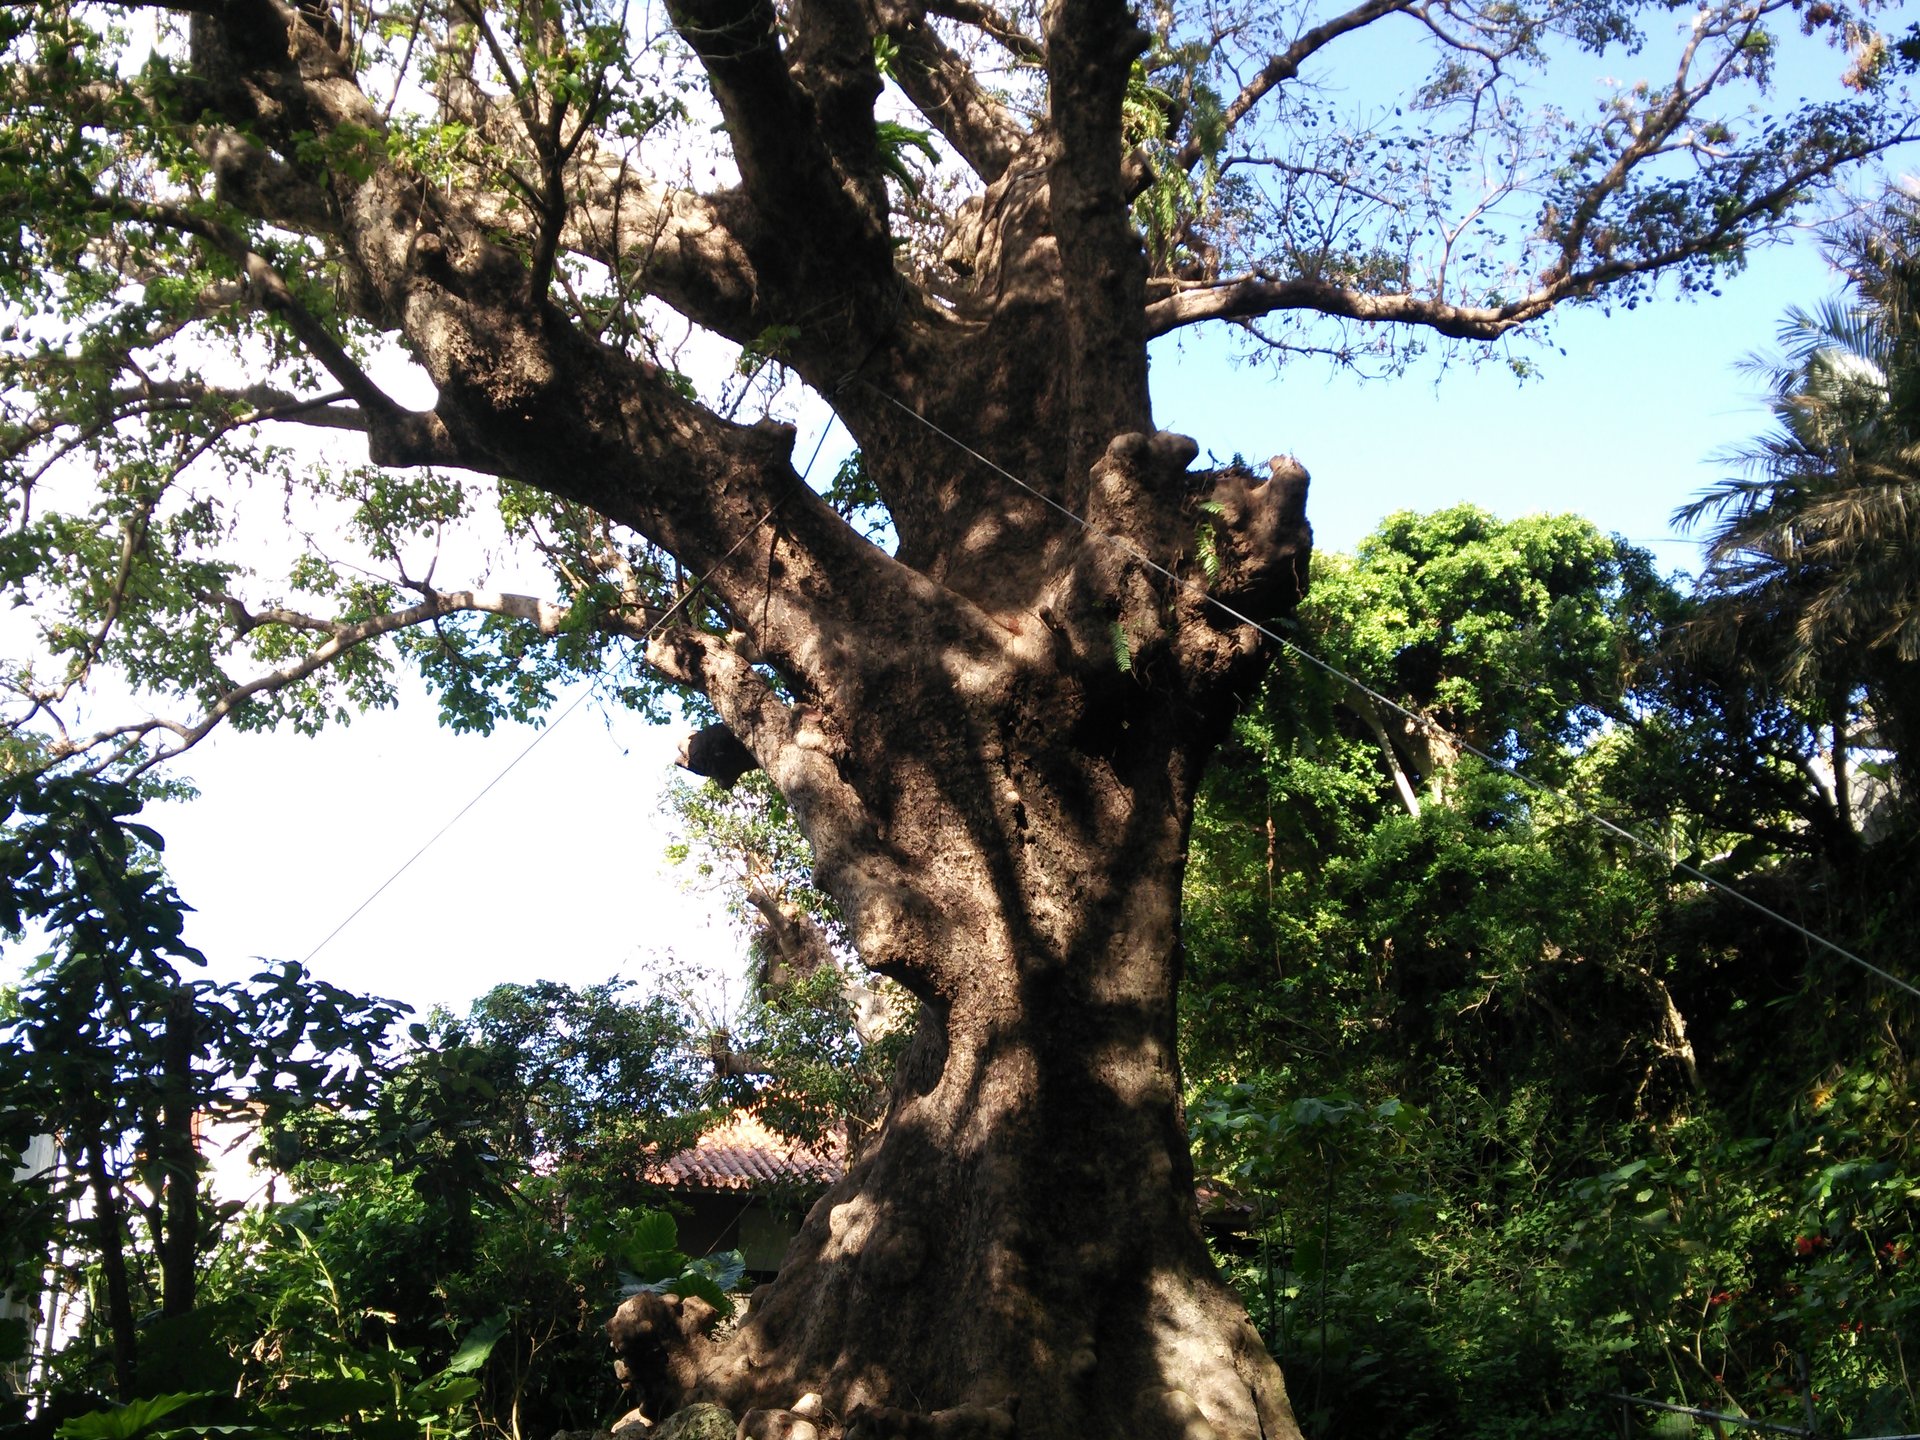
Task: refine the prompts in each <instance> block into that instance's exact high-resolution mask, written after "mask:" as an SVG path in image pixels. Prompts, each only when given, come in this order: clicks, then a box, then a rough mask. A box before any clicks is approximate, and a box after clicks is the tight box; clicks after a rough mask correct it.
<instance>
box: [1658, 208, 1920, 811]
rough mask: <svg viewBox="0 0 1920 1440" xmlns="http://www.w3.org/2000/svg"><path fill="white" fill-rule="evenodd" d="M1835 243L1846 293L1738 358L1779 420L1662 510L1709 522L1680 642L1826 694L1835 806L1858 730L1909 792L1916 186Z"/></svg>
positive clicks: (1917, 581) (1916, 568) (1915, 679)
mask: <svg viewBox="0 0 1920 1440" xmlns="http://www.w3.org/2000/svg"><path fill="white" fill-rule="evenodd" d="M1833 258H1834V260H1835V263H1836V264H1837V265H1838V266H1839V268H1840V269H1841V270H1842V271H1843V273H1845V274H1846V276H1847V280H1848V293H1847V294H1845V295H1843V296H1841V297H1838V298H1836V299H1833V300H1829V301H1828V302H1826V303H1824V304H1822V305H1819V306H1817V307H1815V308H1814V309H1812V310H1810V311H1809V310H1804V309H1800V308H1798V307H1795V308H1793V309H1790V310H1789V311H1788V312H1787V314H1786V317H1785V319H1784V320H1783V321H1782V323H1781V327H1780V341H1781V346H1782V351H1783V354H1782V355H1781V356H1779V357H1773V358H1764V357H1762V358H1756V359H1755V360H1753V361H1752V362H1750V364H1751V365H1752V367H1753V368H1754V369H1755V370H1756V371H1757V372H1759V373H1760V374H1761V375H1763V376H1764V377H1765V379H1766V381H1767V384H1768V387H1769V390H1770V398H1769V401H1768V406H1769V409H1771V411H1772V412H1773V417H1774V420H1775V422H1776V425H1775V429H1774V430H1773V431H1772V433H1770V434H1767V435H1765V436H1763V437H1761V438H1760V439H1759V440H1757V441H1756V442H1754V443H1753V444H1752V445H1750V446H1747V447H1743V448H1742V449H1741V450H1739V451H1736V452H1735V453H1734V454H1733V455H1732V456H1731V457H1730V458H1732V459H1734V460H1735V461H1737V462H1738V463H1739V465H1740V469H1741V472H1742V473H1740V474H1737V475H1733V476H1730V477H1729V478H1727V479H1725V480H1722V481H1720V482H1719V483H1718V484H1716V485H1714V486H1713V487H1712V488H1710V489H1709V490H1707V491H1706V492H1705V493H1703V494H1702V495H1701V496H1700V497H1699V498H1698V499H1696V500H1694V501H1693V503H1691V504H1689V505H1686V506H1684V507H1682V508H1681V509H1680V510H1679V511H1677V512H1676V513H1675V517H1674V518H1675V520H1676V521H1678V522H1679V523H1682V524H1685V525H1689V526H1691V525H1695V524H1699V523H1701V522H1703V521H1706V522H1710V524H1711V528H1710V529H1709V531H1708V533H1707V536H1706V546H1707V568H1706V572H1705V574H1704V575H1702V577H1701V580H1700V586H1699V597H1700V600H1701V604H1700V608H1699V611H1698V613H1697V615H1696V617H1695V618H1694V619H1693V620H1692V621H1691V622H1690V623H1689V625H1688V627H1687V632H1686V634H1685V635H1684V636H1683V644H1684V645H1685V646H1686V647H1687V648H1689V649H1692V650H1694V651H1696V652H1698V651H1700V650H1704V649H1711V650H1714V651H1717V652H1720V653H1721V654H1723V655H1724V654H1733V655H1736V656H1738V657H1739V658H1740V659H1741V660H1743V661H1744V662H1745V663H1746V664H1747V665H1749V666H1751V667H1753V669H1754V670H1755V671H1756V672H1757V673H1758V675H1759V676H1760V677H1761V678H1763V679H1765V680H1766V681H1768V682H1769V683H1771V684H1773V685H1775V686H1778V687H1779V688H1780V689H1781V690H1783V691H1784V692H1786V693H1788V694H1790V695H1793V696H1795V697H1797V698H1800V699H1803V700H1806V701H1809V702H1811V703H1813V704H1815V705H1817V706H1820V707H1821V708H1822V709H1824V711H1825V714H1826V718H1827V720H1828V721H1829V722H1830V723H1831V724H1832V726H1833V735H1834V751H1835V753H1834V757H1833V759H1834V769H1835V772H1836V774H1835V789H1836V792H1837V799H1838V801H1839V804H1840V806H1841V808H1842V810H1843V812H1844V810H1845V807H1846V799H1845V785H1846V777H1845V766H1846V763H1847V762H1846V755H1847V751H1848V748H1849V747H1850V746H1857V745H1859V744H1860V743H1861V742H1862V741H1864V742H1865V743H1866V744H1867V745H1869V746H1870V747H1872V748H1880V749H1886V750H1889V751H1891V752H1892V753H1893V755H1894V757H1895V766H1896V769H1897V771H1898V773H1899V774H1900V776H1901V780H1902V790H1903V793H1904V795H1905V797H1906V798H1907V799H1908V801H1909V802H1911V801H1912V800H1913V799H1915V798H1916V797H1920V198H1916V196H1914V195H1912V194H1909V193H1905V192H1902V191H1893V192H1890V193H1889V195H1888V197H1887V200H1886V202H1885V204H1884V205H1883V207H1882V209H1881V211H1880V213H1879V214H1878V215H1876V216H1875V217H1874V219H1873V220H1872V221H1871V222H1869V223H1866V224H1862V225H1860V226H1857V227H1855V228H1854V229H1852V230H1850V231H1849V232H1847V233H1846V234H1844V235H1843V236H1842V237H1841V239H1840V241H1839V242H1838V243H1837V244H1836V246H1835V247H1834V251H1833ZM1860 720H1864V721H1865V722H1866V723H1865V724H1864V725H1859V724H1858V723H1857V722H1858V721H1860Z"/></svg>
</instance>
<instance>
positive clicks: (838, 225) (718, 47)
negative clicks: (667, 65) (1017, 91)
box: [669, 0, 892, 285]
mask: <svg viewBox="0 0 1920 1440" xmlns="http://www.w3.org/2000/svg"><path fill="white" fill-rule="evenodd" d="M825 3H832V0H825ZM669 12H670V13H671V15H672V17H673V22H674V26H675V28H676V29H678V30H679V32H680V34H681V37H682V38H683V39H685V40H686V42H687V43H688V44H689V45H690V46H692V47H693V51H694V53H695V54H696V55H697V56H698V57H699V59H700V63H701V65H702V66H703V67H704V68H705V70H706V72H707V79H708V81H709V83H710V85H711V86H712V89H713V97H714V99H715V100H716V101H718V102H719V105H720V110H721V113H722V114H723V115H724V116H725V117H726V125H727V134H728V137H729V139H730V140H731V141H732V150H733V158H734V163H735V165H737V166H738V167H739V171H740V179H741V184H742V186H743V188H744V190H745V192H746V194H747V196H748V197H749V198H750V199H751V200H752V202H753V206H754V209H755V211H756V212H757V215H758V218H759V220H760V222H761V227H765V228H760V227H756V230H757V233H756V234H755V235H754V236H752V237H750V238H749V241H748V243H749V248H750V249H753V250H754V251H755V258H756V260H757V261H759V262H760V264H761V267H762V268H763V269H765V268H766V267H767V266H768V265H769V263H771V262H773V261H774V260H775V259H776V256H777V254H778V253H779V252H778V251H777V250H775V249H774V248H773V247H774V246H775V245H776V244H777V246H778V247H779V250H796V249H797V250H800V251H801V252H802V253H801V254H800V255H797V256H795V257H794V258H795V259H799V260H802V261H804V260H806V259H810V258H811V259H816V261H817V259H818V258H819V257H818V256H817V255H814V254H812V253H809V252H814V251H817V250H822V249H831V250H835V251H838V252H843V253H839V254H837V255H836V260H837V263H838V264H839V265H841V266H842V267H849V266H850V267H851V268H852V269H853V270H854V271H855V272H856V273H860V274H863V275H865V276H866V277H868V278H871V276H872V275H873V274H874V267H875V265H876V262H877V261H878V260H879V259H880V258H882V257H884V260H885V263H886V265H887V267H888V269H889V270H890V269H891V266H892V253H891V250H890V248H889V246H888V243H887V237H886V222H885V215H884V213H883V211H882V213H876V212H875V210H874V208H873V207H874V201H875V200H876V198H878V199H879V201H880V203H881V205H882V206H883V207H884V192H881V193H880V195H879V196H878V197H876V196H875V195H874V194H873V193H871V192H869V193H867V194H864V195H863V196H861V198H860V200H859V201H858V202H856V200H855V199H854V196H853V194H851V193H850V192H849V187H848V185H847V184H846V183H844V180H851V179H853V178H855V177H851V176H846V177H843V176H842V175H841V174H839V173H837V171H836V167H835V164H834V154H833V151H832V149H831V148H830V143H831V142H838V143H840V144H841V145H842V146H843V147H844V146H845V145H846V144H847V143H848V142H849V137H848V134H847V130H848V126H849V124H850V123H854V122H851V121H850V117H849V110H850V107H849V106H848V105H847V104H845V103H844V96H843V97H842V103H839V104H837V105H835V104H830V105H829V108H830V109H831V110H832V111H833V118H834V122H835V130H834V134H833V135H832V137H831V142H830V139H829V136H828V134H827V132H826V131H825V130H824V129H823V125H822V119H823V117H822V116H821V114H820V112H819V111H818V110H817V109H816V107H815V106H814V105H813V104H811V103H809V97H808V94H807V92H806V91H804V90H803V89H802V88H801V86H800V85H799V83H798V82H797V81H796V79H795V77H794V75H793V73H792V72H791V71H790V70H789V68H788V61H787V57H786V56H785V55H783V54H782V52H781V46H780V40H779V35H780V29H781V26H780V22H779V18H778V16H777V15H776V13H775V10H774V6H773V4H772V0H673V3H671V4H670V5H669ZM826 63H827V64H828V67H829V69H830V70H831V68H832V65H833V62H832V61H828V62H826ZM813 78H814V79H815V82H816V84H821V85H823V86H825V85H827V84H828V83H829V82H828V80H827V77H826V76H824V75H821V74H816V75H815V76H814V77H813ZM865 78H866V79H867V81H869V82H870V83H869V84H868V85H867V86H866V89H867V91H868V93H867V95H866V98H865V102H864V103H865V105H866V107H867V115H866V124H867V126H868V127H869V129H870V128H871V124H872V116H871V104H872V100H873V97H874V96H876V95H878V93H879V78H878V76H876V75H874V73H873V70H872V57H871V53H870V52H869V54H868V55H867V57H866V76H865ZM835 79H836V80H837V81H847V82H850V81H851V80H852V79H853V77H848V76H844V75H841V76H836V77H835ZM873 159H874V161H875V162H876V163H877V160H878V155H877V152H876V153H875V154H874V155H873ZM807 242H812V243H810V244H809V243H807ZM775 268H776V271H777V269H778V268H781V267H778V266H776V267H775ZM842 284H843V285H844V284H845V282H844V281H843V282H842Z"/></svg>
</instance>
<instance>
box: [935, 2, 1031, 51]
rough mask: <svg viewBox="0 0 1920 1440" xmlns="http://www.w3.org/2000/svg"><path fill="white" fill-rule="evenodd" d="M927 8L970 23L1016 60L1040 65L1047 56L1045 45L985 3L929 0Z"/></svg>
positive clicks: (941, 15)
mask: <svg viewBox="0 0 1920 1440" xmlns="http://www.w3.org/2000/svg"><path fill="white" fill-rule="evenodd" d="M927 10H928V11H929V13H931V14H934V15H938V16H940V17H941V18H943V19H946V20H957V21H958V22H959V23H960V24H962V25H970V26H972V27H973V28H974V29H975V30H978V31H979V32H980V33H981V34H982V35H985V36H987V37H988V38H989V39H991V40H992V41H994V43H996V44H997V45H999V46H1000V47H1001V48H1002V49H1004V50H1005V51H1006V52H1007V53H1008V54H1010V55H1012V56H1013V57H1014V58H1015V59H1016V60H1022V61H1025V62H1026V63H1027V64H1029V65H1039V64H1042V63H1044V62H1045V60H1046V58H1047V52H1046V47H1045V46H1043V45H1042V44H1041V43H1040V42H1039V41H1038V40H1036V39H1034V38H1033V36H1031V35H1029V34H1027V32H1026V31H1024V30H1022V29H1021V28H1020V26H1019V24H1018V23H1017V22H1015V21H1013V20H1009V19H1007V18H1005V17H1003V16H1001V15H1000V14H998V13H997V12H995V11H994V10H992V9H991V8H989V7H988V6H985V5H980V4H976V3H974V0H928V3H927Z"/></svg>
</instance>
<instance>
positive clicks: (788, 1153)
mask: <svg viewBox="0 0 1920 1440" xmlns="http://www.w3.org/2000/svg"><path fill="white" fill-rule="evenodd" d="M846 1153H847V1145H846V1140H845V1138H844V1137H842V1136H837V1135H836V1136H833V1137H831V1138H830V1139H828V1140H827V1142H826V1143H825V1145H824V1146H823V1147H822V1148H821V1149H818V1150H813V1149H809V1148H807V1147H806V1146H804V1145H801V1144H800V1143H799V1142H798V1141H794V1140H789V1139H787V1138H786V1137H785V1136H783V1135H777V1134H775V1133H774V1132H773V1131H771V1130H769V1129H768V1128H767V1127H766V1126H765V1125H763V1124H761V1123H760V1121H758V1120H757V1119H755V1118H754V1117H753V1116H751V1115H749V1114H748V1113H747V1112H746V1111H744V1110H736V1111H734V1112H733V1115H732V1117H731V1118H729V1119H728V1120H726V1121H724V1122H723V1123H721V1124H719V1125H716V1126H715V1127H714V1128H713V1129H711V1130H709V1131H707V1133H706V1134H704V1135H702V1136H701V1137H700V1138H699V1139H698V1140H696V1141H695V1142H694V1143H693V1148H691V1149H689V1150H682V1151H681V1152H680V1153H679V1154H677V1155H669V1156H668V1157H667V1158H666V1159H664V1160H660V1161H656V1162H655V1163H654V1164H652V1165H650V1166H649V1167H648V1168H647V1174H646V1178H647V1179H648V1180H650V1181H651V1182H653V1183H654V1184H655V1185H663V1186H666V1187H668V1188H670V1189H675V1190H752V1189H754V1188H756V1187H758V1186H761V1185H782V1184H785V1185H793V1184H801V1185H831V1184H832V1183H833V1182H834V1181H835V1180H838V1179H839V1178H840V1175H841V1172H842V1170H844V1169H845V1165H846Z"/></svg>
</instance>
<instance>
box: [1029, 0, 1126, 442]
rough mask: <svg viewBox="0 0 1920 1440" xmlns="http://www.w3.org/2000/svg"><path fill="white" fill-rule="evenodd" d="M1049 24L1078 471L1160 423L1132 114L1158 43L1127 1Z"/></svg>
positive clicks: (1079, 7) (1094, 1)
mask: <svg viewBox="0 0 1920 1440" xmlns="http://www.w3.org/2000/svg"><path fill="white" fill-rule="evenodd" d="M1045 15H1046V25H1047V78H1048V126H1049V130H1050V134H1051V139H1052V141H1053V155H1052V157H1051V163H1050V164H1049V166H1048V172H1047V174H1048V185H1049V187H1050V190H1051V200H1052V217H1053V233H1054V236H1055V238H1056V240H1057V241H1058V244H1059V253H1060V272H1061V277H1060V278H1061V289H1062V290H1063V292H1064V299H1065V305H1064V319H1065V321H1066V328H1067V334H1068V337H1069V338H1068V353H1070V354H1073V355H1075V356H1077V357H1079V362H1080V363H1079V364H1078V365H1077V366H1076V367H1075V372H1074V374H1073V375H1072V376H1070V377H1068V384H1069V387H1070V393H1071V398H1070V400H1069V413H1070V415H1071V417H1072V418H1071V425H1072V433H1071V436H1070V441H1071V448H1070V451H1069V457H1068V465H1069V467H1070V469H1071V470H1073V471H1075V472H1082V471H1084V470H1087V469H1090V468H1091V467H1092V465H1093V464H1094V462H1095V461H1096V460H1097V459H1098V458H1099V457H1100V455H1101V454H1102V453H1104V451H1105V449H1106V445H1107V441H1108V440H1110V439H1111V438H1112V437H1113V436H1114V435H1116V434H1119V433H1122V432H1125V431H1131V430H1137V429H1141V428H1144V425H1145V421H1146V418H1147V415H1148V414H1149V408H1148V402H1147V374H1146V366H1145V365H1144V364H1142V363H1140V360H1141V355H1142V353H1143V352H1142V350H1141V347H1140V344H1139V341H1140V338H1141V337H1140V320H1139V315H1140V307H1141V305H1142V303H1143V301H1144V299H1145V295H1146V288H1145V287H1146V257H1145V254H1144V252H1143V251H1142V250H1141V248H1140V242H1139V239H1138V237H1137V236H1136V235H1135V233H1134V230H1133V224H1132V218H1131V216H1130V214H1129V212H1128V209H1127V187H1126V182H1125V179H1124V177H1123V174H1122V167H1121V160H1122V156H1123V154H1124V151H1125V147H1124V145H1123V144H1122V143H1121V125H1120V115H1121V105H1122V101H1123V98H1124V96H1125V94H1126V87H1127V83H1128V80H1129V78H1130V77H1131V74H1132V67H1133V62H1134V59H1135V57H1137V56H1138V55H1139V54H1140V53H1141V52H1142V51H1143V50H1145V49H1146V47H1147V44H1148V42H1149V40H1150V39H1151V38H1152V37H1150V36H1149V35H1148V34H1147V32H1146V31H1144V30H1142V29H1140V28H1139V27H1138V26H1137V25H1135V24H1134V22H1133V17H1132V15H1131V13H1130V12H1129V11H1128V9H1127V8H1126V7H1125V5H1124V4H1121V3H1119V0H1050V3H1049V4H1048V5H1047V6H1046V8H1045Z"/></svg>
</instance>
